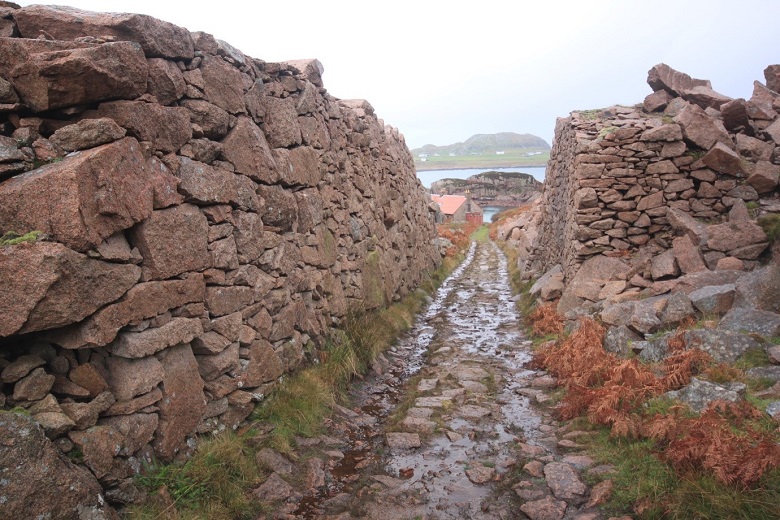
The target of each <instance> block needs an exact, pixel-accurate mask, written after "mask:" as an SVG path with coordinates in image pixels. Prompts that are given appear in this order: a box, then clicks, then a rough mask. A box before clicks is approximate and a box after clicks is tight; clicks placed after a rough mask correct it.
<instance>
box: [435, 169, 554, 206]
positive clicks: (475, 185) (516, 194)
mask: <svg viewBox="0 0 780 520" xmlns="http://www.w3.org/2000/svg"><path fill="white" fill-rule="evenodd" d="M541 189H542V183H541V182H539V181H537V180H536V179H534V178H533V176H532V175H529V174H527V173H521V172H495V171H489V172H484V173H480V174H477V175H472V176H471V177H469V178H468V179H441V180H438V181H435V182H434V183H433V184H431V193H437V194H440V195H465V194H466V193H468V194H470V195H471V197H472V199H473V200H474V201H475V202H477V203H478V204H480V205H490V206H500V207H512V206H517V205H519V204H522V203H525V202H528V201H530V200H532V199H533V198H535V197H536V196H537V195H538V194H539V193H540V191H541Z"/></svg>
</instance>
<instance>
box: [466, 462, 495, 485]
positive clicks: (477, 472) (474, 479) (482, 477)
mask: <svg viewBox="0 0 780 520" xmlns="http://www.w3.org/2000/svg"><path fill="white" fill-rule="evenodd" d="M495 474H496V470H495V469H494V468H488V467H486V466H475V467H473V468H469V469H467V470H466V476H467V477H468V478H469V480H470V481H471V483H472V484H477V485H480V484H486V483H488V482H490V481H491V480H493V476H494V475H495Z"/></svg>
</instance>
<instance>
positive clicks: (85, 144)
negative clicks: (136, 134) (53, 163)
mask: <svg viewBox="0 0 780 520" xmlns="http://www.w3.org/2000/svg"><path fill="white" fill-rule="evenodd" d="M126 133H127V132H126V131H125V129H124V128H122V127H120V126H119V125H118V124H116V123H115V122H114V121H113V120H111V119H108V118H100V119H85V120H83V121H78V122H76V123H74V124H71V125H67V126H63V127H62V128H60V129H58V130H57V131H55V132H54V133H53V134H52V136H51V137H50V138H49V140H50V141H51V142H52V143H54V144H55V145H57V146H59V147H60V148H62V149H63V150H65V151H66V152H72V151H75V150H86V149H87V148H94V147H95V146H100V145H102V144H106V143H111V142H114V141H117V140H119V139H121V138H123V137H124V136H125V134H126Z"/></svg>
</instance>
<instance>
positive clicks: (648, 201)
mask: <svg viewBox="0 0 780 520" xmlns="http://www.w3.org/2000/svg"><path fill="white" fill-rule="evenodd" d="M663 204H664V192H662V191H658V192H656V193H653V194H651V195H648V196H646V197H642V198H641V199H640V200H639V202H638V203H637V205H636V209H637V211H646V210H648V209H653V208H657V207H659V206H662V205H663Z"/></svg>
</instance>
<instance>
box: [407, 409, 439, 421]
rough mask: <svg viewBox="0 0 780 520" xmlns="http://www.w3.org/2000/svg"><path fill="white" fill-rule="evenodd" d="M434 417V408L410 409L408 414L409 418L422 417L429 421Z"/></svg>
mask: <svg viewBox="0 0 780 520" xmlns="http://www.w3.org/2000/svg"><path fill="white" fill-rule="evenodd" d="M431 415H433V408H417V407H415V408H409V410H407V412H406V416H407V417H420V418H422V419H428V418H429V417H430V416H431Z"/></svg>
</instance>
